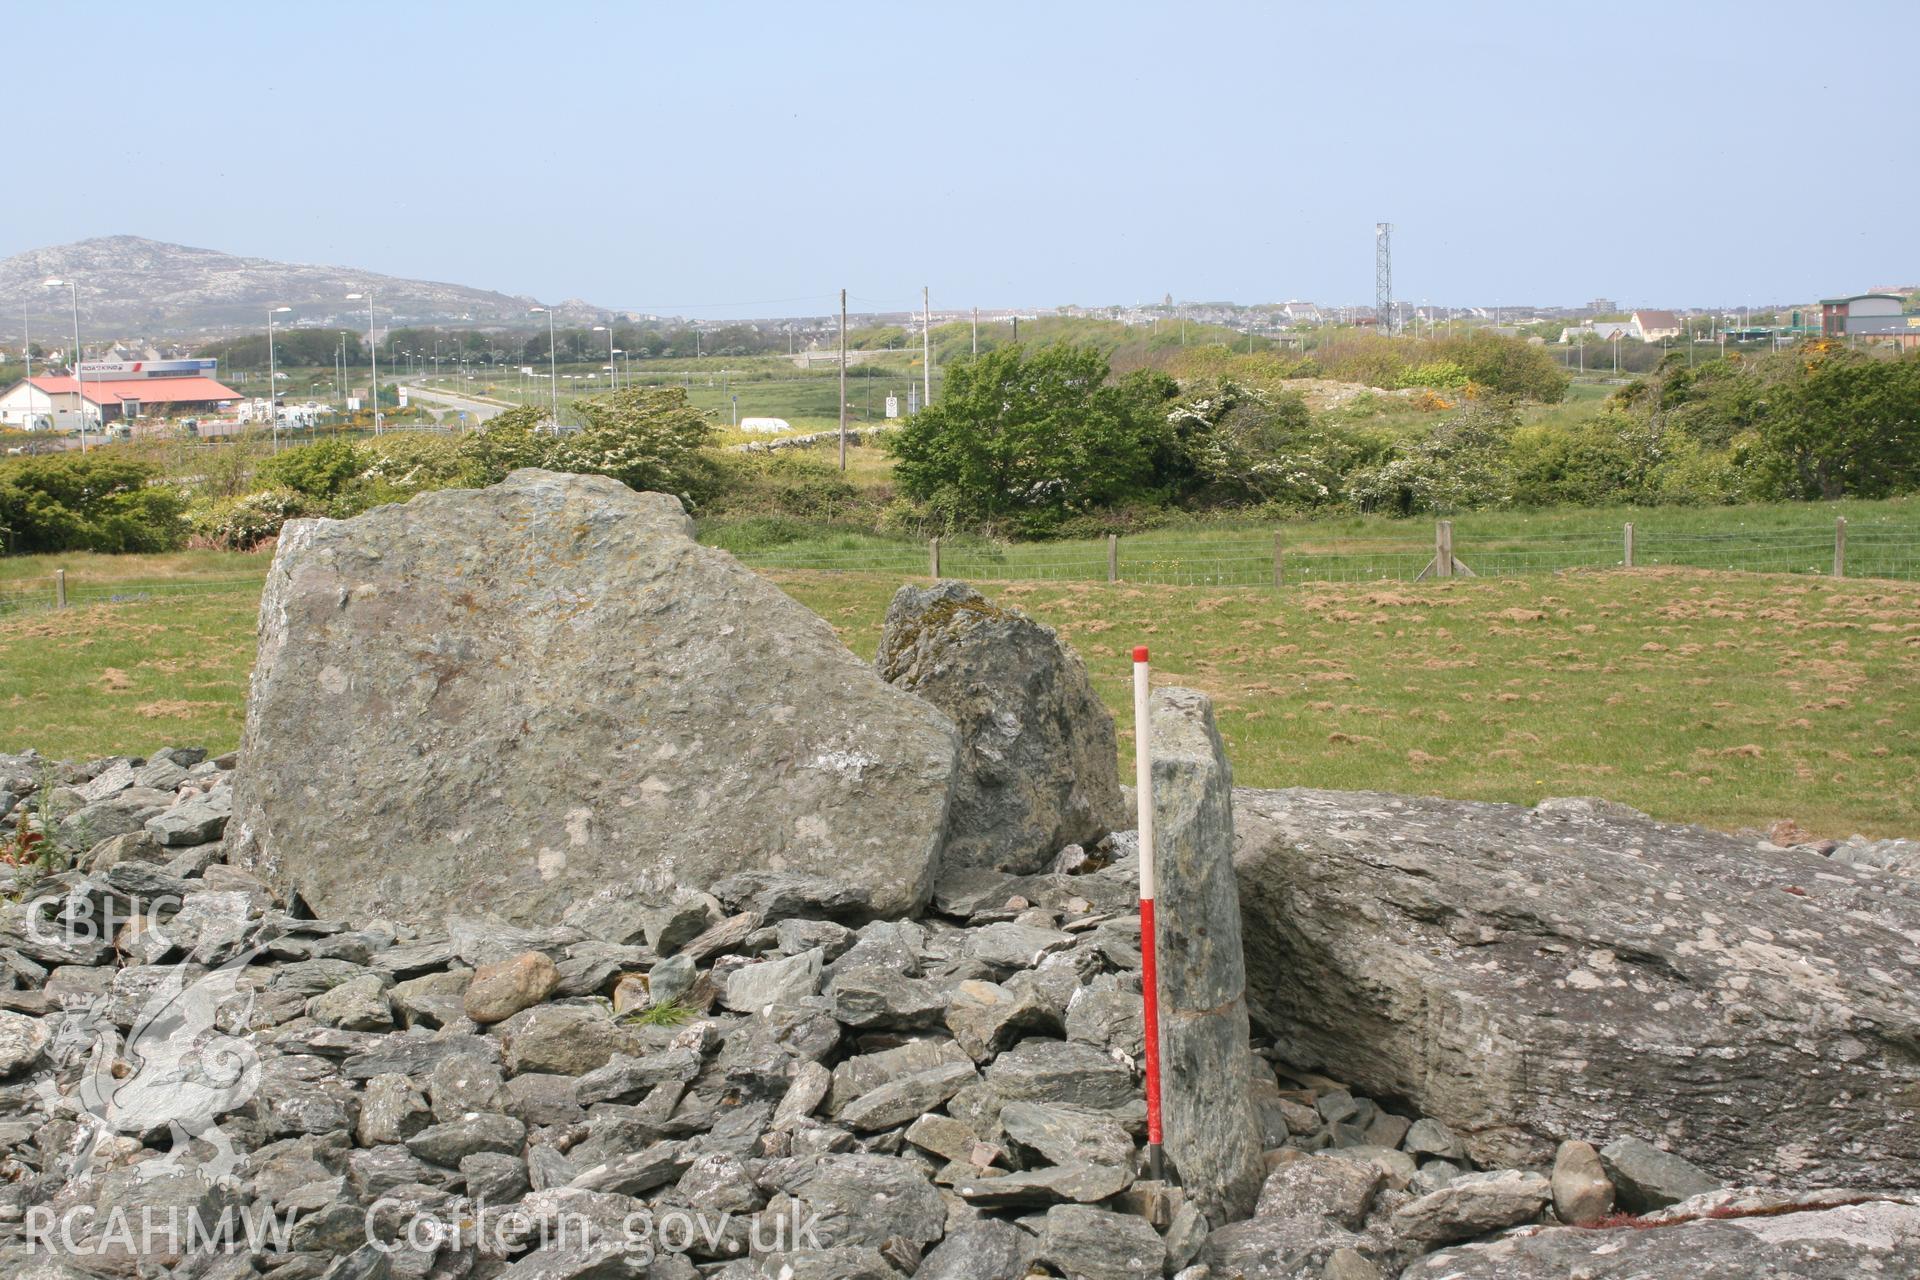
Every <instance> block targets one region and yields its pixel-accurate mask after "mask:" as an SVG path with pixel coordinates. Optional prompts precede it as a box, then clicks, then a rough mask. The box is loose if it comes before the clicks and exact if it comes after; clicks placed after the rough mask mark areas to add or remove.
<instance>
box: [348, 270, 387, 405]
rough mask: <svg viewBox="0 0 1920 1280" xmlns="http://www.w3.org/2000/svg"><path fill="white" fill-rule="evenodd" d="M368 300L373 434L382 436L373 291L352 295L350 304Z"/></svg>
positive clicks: (349, 295)
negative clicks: (363, 299)
mask: <svg viewBox="0 0 1920 1280" xmlns="http://www.w3.org/2000/svg"><path fill="white" fill-rule="evenodd" d="M362 298H365V299H366V300H367V355H368V356H370V357H371V358H372V360H373V434H375V435H379V434H380V344H379V343H378V342H377V341H376V340H375V339H374V331H373V290H371V289H369V290H367V291H366V292H365V293H350V294H348V295H347V301H348V302H358V301H360V299H362Z"/></svg>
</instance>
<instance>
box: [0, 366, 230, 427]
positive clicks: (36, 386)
mask: <svg viewBox="0 0 1920 1280" xmlns="http://www.w3.org/2000/svg"><path fill="white" fill-rule="evenodd" d="M82 397H84V398H85V402H86V422H87V425H88V426H89V427H99V426H102V425H103V424H105V423H108V422H113V421H115V420H116V419H122V418H125V419H132V418H138V417H141V416H148V417H173V416H177V415H179V414H182V413H208V412H212V411H214V410H217V409H223V408H225V407H227V406H228V405H230V404H232V403H234V402H235V401H238V400H241V399H244V398H245V397H243V396H242V395H241V394H240V393H239V392H238V391H235V390H234V389H233V388H232V387H229V386H227V385H225V384H224V383H221V382H218V381H215V380H214V379H212V378H208V377H203V376H191V377H178V378H168V377H151V378H128V377H105V378H92V377H87V378H83V379H81V380H78V381H76V380H75V379H74V378H73V377H72V376H71V375H68V374H61V375H59V376H57V377H46V376H42V377H35V378H28V379H23V380H22V381H20V382H17V383H15V384H14V385H13V386H11V387H9V388H7V390H6V392H5V393H4V394H0V422H5V423H7V424H9V425H11V426H24V427H27V428H28V429H29V430H35V429H42V428H51V427H53V426H54V425H55V424H61V425H65V424H67V423H77V422H78V415H79V412H80V404H81V399H82Z"/></svg>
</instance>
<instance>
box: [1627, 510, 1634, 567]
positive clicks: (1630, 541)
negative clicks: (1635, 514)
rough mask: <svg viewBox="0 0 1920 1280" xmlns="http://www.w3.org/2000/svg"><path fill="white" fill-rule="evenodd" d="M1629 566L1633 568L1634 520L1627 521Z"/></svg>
mask: <svg viewBox="0 0 1920 1280" xmlns="http://www.w3.org/2000/svg"><path fill="white" fill-rule="evenodd" d="M1626 551H1627V568H1629V569H1631V568H1633V521H1631V520H1629V521H1627V541H1626Z"/></svg>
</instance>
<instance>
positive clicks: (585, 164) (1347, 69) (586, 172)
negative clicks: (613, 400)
mask: <svg viewBox="0 0 1920 1280" xmlns="http://www.w3.org/2000/svg"><path fill="white" fill-rule="evenodd" d="M83 14H84V15H85V16H82V15H83ZM5 26H6V30H5V32H4V36H3V37H0V39H4V43H5V46H6V48H7V49H8V53H7V55H6V57H5V62H6V63H7V64H8V65H7V67H6V69H5V71H4V73H0V92H3V93H4V94H5V95H6V97H7V98H8V99H9V100H10V101H11V102H13V103H15V104H28V106H29V109H28V110H27V112H26V114H25V119H26V120H27V121H28V123H29V130H28V132H29V133H30V134H31V140H30V141H25V142H23V141H22V136H23V135H22V131H21V130H20V129H17V128H13V129H9V130H8V135H9V136H8V138H7V140H6V142H5V144H4V145H5V146H6V147H7V148H9V149H13V150H15V152H16V154H19V153H22V152H25V153H36V152H37V153H38V154H37V155H35V156H34V157H33V159H32V160H31V162H29V163H27V164H25V165H23V166H22V168H21V170H20V172H23V173H24V174H25V175H27V177H26V181H25V182H24V183H22V184H18V185H16V186H15V187H14V189H13V191H12V192H11V194H10V198H9V200H8V202H7V210H6V215H5V217H4V219H0V256H4V255H5V254H10V253H14V252H17V251H19V250H21V249H26V248H32V247H36V246H41V245H48V244H56V243H61V242H64V241H69V240H76V239H80V238H82V237H86V236H93V235H105V234H115V233H126V234H134V235H144V236H150V237H153V238H155V239H161V240H173V241H179V242H182V243H186V244H192V245H199V246H205V247H208V248H216V249H222V250H226V251H229V252H234V253H242V254H255V255H261V256H266V257H273V258H282V259H288V260H293V261H303V262H328V263H338V264H342V265H352V266H362V267H369V268H372V269H375V270H379V271H385V272H390V273H392V274H395V275H404V276H418V277H425V278H432V279H442V280H451V281H457V282H459V283H462V284H470V285H475V286H480V287H486V288H495V289H501V290H505V291H508V292H513V293H528V294H533V295H535V296H538V297H541V298H544V299H558V298H563V297H584V298H587V299H589V300H592V301H594V302H598V303H603V304H607V305H614V306H623V307H640V308H649V309H656V310H663V311H674V312H681V313H685V314H692V315H704V316H721V315H776V314H797V313H810V312H811V313H820V312H825V311H826V310H828V309H829V307H830V306H831V305H832V299H833V297H834V291H835V290H836V289H837V288H838V287H840V286H841V285H843V284H844V285H845V286H847V287H848V288H849V289H850V290H851V291H852V293H853V294H854V297H855V303H854V306H855V309H856V310H868V309H880V308H882V307H887V306H905V305H908V304H912V303H917V301H918V295H919V286H920V285H922V284H923V283H924V284H928V285H930V286H931V287H932V289H933V294H934V300H935V305H936V306H967V305H980V306H1003V305H1028V306H1041V305H1050V304H1057V303H1068V302H1079V303H1106V302H1132V301H1138V300H1144V299H1157V298H1159V297H1160V296H1161V295H1162V294H1163V293H1167V292H1171V293H1172V294H1173V295H1174V296H1175V297H1176V298H1181V299H1211V298H1232V299H1236V300H1240V301H1269V300H1277V299H1285V298H1292V297H1299V298H1307V299H1313V300H1316V301H1320V302H1330V303H1337V302H1365V301H1370V300H1371V298H1372V293H1373V224H1374V223H1375V222H1376V221H1378V220H1383V219H1384V220H1388V221H1391V222H1393V223H1395V224H1396V228H1397V229H1396V232H1395V241H1394V251H1395V258H1394V261H1395V272H1396V274H1395V282H1396V286H1397V287H1396V290H1395V292H1396V293H1397V294H1398V295H1399V296H1400V297H1402V298H1411V299H1415V300H1418V299H1421V298H1430V299H1432V300H1433V301H1434V302H1435V303H1439V302H1442V301H1445V302H1448V303H1453V304H1466V303H1480V304H1491V303H1494V302H1500V301H1506V302H1514V301H1534V302H1547V303H1580V302H1584V301H1586V300H1587V299H1589V298H1591V297H1593V296H1595V295H1606V296H1609V297H1613V298H1616V299H1619V300H1620V301H1622V302H1623V303H1627V304H1630V305H1632V304H1638V305H1659V304H1665V303H1673V304H1681V305H1690V304H1709V303H1718V304H1732V305H1739V304H1740V303H1742V302H1749V301H1751V302H1758V301H1762V300H1791V299H1804V298H1811V297H1815V296H1818V295H1821V294H1828V293H1834V292H1850V291H1853V290H1857V289H1861V288H1864V287H1867V286H1869V285H1875V284H1888V283H1908V282H1911V281H1913V280H1915V279H1916V278H1920V236H1916V232H1915V228H1916V226H1917V225H1920V163H1916V156H1917V155H1920V141H1916V139H1920V80H1916V75H1915V69H1914V53H1915V50H1916V49H1920V0H1860V2H1855V3H1841V4H1829V5H1809V4H1806V3H1804V2H1801V3H1774V2H1771V0H1757V2H1752V3H1684V4H1674V3H1659V4H1641V3H1613V2H1611V0H1610V2H1609V3H1603V4H1591V5H1578V6H1569V5H1561V4H1542V3H1538V0H1533V2H1530V3H1514V4H1507V3H1499V4H1494V3H1465V2H1463V3H1458V4H1446V5H1441V4H1433V3H1430V2H1428V3H1417V4H1416V3H1408V4H1351V5H1346V4H1340V5H1331V4H1326V3H1314V4H1310V5H1308V4H1281V3H1269V4H1225V3H1204V2H1191V0H1190V2H1189V3H1182V4H1175V3H1164V4H1135V3H1128V2H1125V0H1108V2H1107V3H1088V4H1078V3H1075V4H1067V3H1052V2H1050V0H1024V2H1022V3H1017V4H1001V3H997V2H984V0H974V2H973V3H967V4H940V5H933V4H917V3H906V4H901V3H895V4H886V5H880V4H859V5H855V4H836V3H831V2H828V3H815V4H804V3H777V4H762V3H732V4H707V5H702V4H682V5H675V6H667V5H659V4H642V3H628V4H588V3H572V2H570V0H556V2H554V3H548V4H544V5H530V4H526V3H516V4H511V5H508V4H493V3H483V2H476V3H467V4H460V5H457V6H456V5H446V6H438V5H435V6H428V5H423V4H412V3H405V2H401V3H392V2H389V3H384V4H377V5H368V4H357V3H352V2H350V0H349V2H344V3H327V4H264V3H252V4H246V5H239V4H234V5H216V4H196V3H192V2H191V0H187V2H184V3H173V4H161V5H154V4H142V5H139V6H122V5H116V4H110V3H109V4H99V5H89V6H82V7H81V8H80V9H73V8H70V7H67V6H62V5H55V4H37V5H24V4H15V5H10V6H8V7H7V12H6V16H5ZM76 57H77V59H78V65H80V66H81V67H82V68H83V76H82V78H81V79H80V80H79V81H78V85H79V88H78V91H77V92H76V81H75V80H74V79H73V78H72V77H71V75H70V72H71V70H72V68H73V67H74V66H75V59H76ZM23 81H24V82H23ZM10 117H11V118H12V119H13V120H14V121H16V122H19V121H21V119H22V115H21V114H20V113H19V112H10ZM68 121H72V122H73V123H75V124H77V125H78V128H79V132H80V134H81V136H82V138H83V141H82V142H81V144H80V146H79V148H78V151H79V153H80V155H81V157H82V158H81V159H80V160H79V161H78V162H77V169H78V172H79V173H80V174H81V175H83V178H82V180H80V181H70V180H69V178H68V176H67V175H68V174H70V173H72V172H74V169H75V167H76V161H75V157H74V155H73V153H72V151H70V150H69V149H68V148H67V147H65V146H63V145H59V144H58V143H57V136H58V134H59V131H60V126H62V125H64V124H66V123H67V122H68ZM1829 190H1831V191H1832V192H1833V198H1830V199H1829V198H1827V196H1826V192H1827V191H1829Z"/></svg>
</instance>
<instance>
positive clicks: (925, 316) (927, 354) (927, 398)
mask: <svg viewBox="0 0 1920 1280" xmlns="http://www.w3.org/2000/svg"><path fill="white" fill-rule="evenodd" d="M920 378H921V387H922V390H921V393H920V406H921V407H922V408H924V409H931V408H932V407H933V303H932V302H930V301H929V300H928V297H927V286H925V285H921V286H920Z"/></svg>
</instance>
